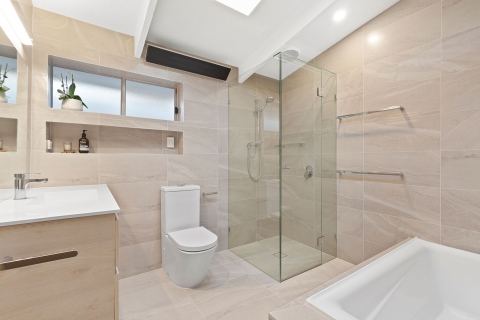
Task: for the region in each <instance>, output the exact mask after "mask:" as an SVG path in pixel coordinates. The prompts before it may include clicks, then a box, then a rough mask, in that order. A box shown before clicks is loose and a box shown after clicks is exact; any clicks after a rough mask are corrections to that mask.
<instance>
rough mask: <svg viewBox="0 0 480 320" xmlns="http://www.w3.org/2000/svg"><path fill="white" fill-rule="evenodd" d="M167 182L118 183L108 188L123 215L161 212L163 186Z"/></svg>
mask: <svg viewBox="0 0 480 320" xmlns="http://www.w3.org/2000/svg"><path fill="white" fill-rule="evenodd" d="M166 185H167V182H166V181H165V182H136V183H116V184H110V185H109V186H108V187H109V189H110V191H111V192H112V195H113V197H114V198H115V200H116V201H117V203H118V205H119V207H120V209H121V214H122V215H126V214H131V213H141V212H152V211H156V212H160V196H161V190H160V188H161V187H162V186H166Z"/></svg>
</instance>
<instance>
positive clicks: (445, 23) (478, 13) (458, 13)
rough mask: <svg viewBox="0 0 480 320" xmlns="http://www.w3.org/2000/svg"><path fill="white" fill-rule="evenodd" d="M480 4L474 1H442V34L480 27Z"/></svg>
mask: <svg viewBox="0 0 480 320" xmlns="http://www.w3.org/2000/svg"><path fill="white" fill-rule="evenodd" d="M479 17H480V3H478V1H476V0H444V1H443V2H442V34H443V36H444V37H449V36H451V35H453V34H456V33H460V32H463V31H465V30H468V29H471V28H474V27H478V26H480V18H479Z"/></svg>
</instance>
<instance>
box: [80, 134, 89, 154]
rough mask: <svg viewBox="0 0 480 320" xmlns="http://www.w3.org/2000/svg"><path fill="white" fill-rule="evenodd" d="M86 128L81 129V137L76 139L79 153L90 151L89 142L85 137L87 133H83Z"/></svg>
mask: <svg viewBox="0 0 480 320" xmlns="http://www.w3.org/2000/svg"><path fill="white" fill-rule="evenodd" d="M85 131H87V130H83V133H82V138H81V139H80V140H78V152H80V153H88V152H90V142H89V141H88V139H87V134H86V133H85Z"/></svg>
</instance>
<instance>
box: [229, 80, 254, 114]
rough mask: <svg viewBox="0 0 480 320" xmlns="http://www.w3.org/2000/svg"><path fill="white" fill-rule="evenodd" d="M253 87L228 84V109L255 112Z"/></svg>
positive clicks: (243, 84) (244, 84)
mask: <svg viewBox="0 0 480 320" xmlns="http://www.w3.org/2000/svg"><path fill="white" fill-rule="evenodd" d="M255 94H256V91H255V87H253V88H252V87H250V86H248V84H246V83H242V84H237V83H236V84H229V86H228V99H229V101H230V104H229V108H238V109H246V110H250V111H254V110H255V103H256V102H255V100H256V96H255Z"/></svg>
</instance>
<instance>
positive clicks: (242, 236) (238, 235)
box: [228, 220, 257, 248]
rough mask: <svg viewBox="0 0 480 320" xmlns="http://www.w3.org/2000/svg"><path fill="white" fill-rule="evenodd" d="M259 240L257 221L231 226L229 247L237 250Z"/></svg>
mask: <svg viewBox="0 0 480 320" xmlns="http://www.w3.org/2000/svg"><path fill="white" fill-rule="evenodd" d="M256 240H257V221H255V220H254V221H249V222H245V223H239V224H236V225H231V226H230V234H229V236H228V247H229V248H235V247H239V246H243V245H245V244H249V243H252V242H255V241H256Z"/></svg>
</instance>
